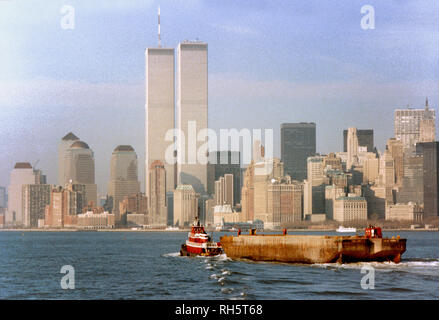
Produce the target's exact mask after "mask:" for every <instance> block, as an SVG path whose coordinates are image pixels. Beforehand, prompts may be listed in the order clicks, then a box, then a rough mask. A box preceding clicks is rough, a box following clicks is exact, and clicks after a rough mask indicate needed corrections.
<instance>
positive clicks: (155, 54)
mask: <svg viewBox="0 0 439 320" xmlns="http://www.w3.org/2000/svg"><path fill="white" fill-rule="evenodd" d="M145 65H146V70H145V79H146V85H145V90H146V104H145V109H146V110H145V111H146V125H145V129H146V138H145V143H146V146H145V152H146V156H145V159H146V160H145V175H146V180H145V181H146V183H145V188H146V194H149V189H148V188H149V185H150V183H149V168H150V167H151V164H152V163H153V162H154V161H156V160H159V161H161V162H162V163H163V164H164V167H165V170H166V180H167V181H166V186H167V187H166V188H167V191H173V190H174V186H175V182H174V164H173V163H172V162H169V161H167V159H166V157H167V156H166V152H167V150H170V151H169V154H168V157H169V158H170V159H168V160H172V158H173V156H174V147H173V143H174V139H173V135H171V136H170V138H171V139H170V141H167V140H166V133H168V131H169V130H173V129H174V117H175V111H174V109H175V104H174V97H175V96H174V90H175V88H174V49H172V48H161V47H160V46H159V47H158V48H147V49H146V51H145ZM171 133H172V131H171Z"/></svg>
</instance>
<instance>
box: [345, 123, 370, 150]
mask: <svg viewBox="0 0 439 320" xmlns="http://www.w3.org/2000/svg"><path fill="white" fill-rule="evenodd" d="M357 138H358V146H359V147H367V152H373V151H374V143H373V130H372V129H357ZM347 142H348V130H343V152H348V144H347Z"/></svg>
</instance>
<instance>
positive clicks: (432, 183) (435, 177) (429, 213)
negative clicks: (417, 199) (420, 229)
mask: <svg viewBox="0 0 439 320" xmlns="http://www.w3.org/2000/svg"><path fill="white" fill-rule="evenodd" d="M419 146H420V149H421V152H422V154H423V159H424V161H423V162H424V217H425V218H427V217H437V216H438V215H439V214H438V209H439V198H438V196H439V172H438V167H439V142H437V141H435V142H424V143H419Z"/></svg>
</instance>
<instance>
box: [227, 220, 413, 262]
mask: <svg viewBox="0 0 439 320" xmlns="http://www.w3.org/2000/svg"><path fill="white" fill-rule="evenodd" d="M220 241H221V246H222V248H223V250H224V252H225V253H226V255H227V257H229V258H231V259H247V260H254V261H277V262H290V263H335V262H337V263H345V262H363V261H392V262H395V263H399V262H400V261H401V255H402V254H403V253H404V252H405V251H406V241H407V240H406V239H401V238H400V237H399V236H397V237H396V238H394V237H392V238H383V237H382V233H381V228H376V227H372V226H369V227H368V228H366V230H365V234H364V235H363V236H359V235H355V236H325V235H322V236H314V235H288V234H287V232H286V229H284V232H283V234H274V235H272V234H270V235H263V234H261V235H257V234H256V230H254V229H253V230H251V231H250V234H246V235H241V232H240V231H238V235H237V236H227V235H225V236H222V237H221V239H220Z"/></svg>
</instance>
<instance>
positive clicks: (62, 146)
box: [58, 132, 79, 187]
mask: <svg viewBox="0 0 439 320" xmlns="http://www.w3.org/2000/svg"><path fill="white" fill-rule="evenodd" d="M75 141H79V138H78V137H77V136H75V135H74V134H73V133H72V132H69V133H68V134H66V135H65V136H64V137H63V138H62V139H61V142H60V143H59V145H58V185H60V186H62V187H64V186H65V185H66V184H67V183H69V181H68V180H66V177H65V168H64V162H65V161H64V157H65V153H66V151H67V149H68V148H69V147H70V146H71V145H72V143H73V142H75Z"/></svg>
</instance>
